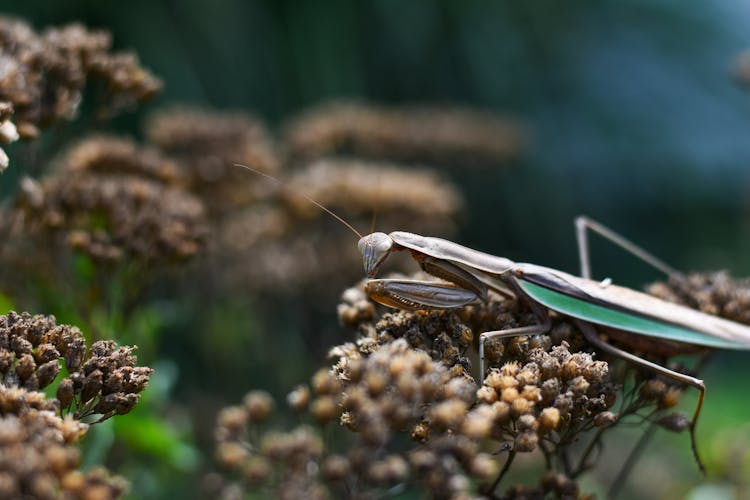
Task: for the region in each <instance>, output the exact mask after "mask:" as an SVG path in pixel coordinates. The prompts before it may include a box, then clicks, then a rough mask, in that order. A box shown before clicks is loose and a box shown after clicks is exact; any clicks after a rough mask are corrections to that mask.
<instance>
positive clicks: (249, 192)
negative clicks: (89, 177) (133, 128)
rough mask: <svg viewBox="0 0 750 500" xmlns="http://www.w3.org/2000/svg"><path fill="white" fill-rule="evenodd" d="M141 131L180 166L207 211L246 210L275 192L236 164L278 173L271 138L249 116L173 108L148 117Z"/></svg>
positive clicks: (259, 122) (253, 118)
mask: <svg viewBox="0 0 750 500" xmlns="http://www.w3.org/2000/svg"><path fill="white" fill-rule="evenodd" d="M145 131H146V137H147V138H148V140H149V142H150V143H152V144H154V145H155V146H156V147H158V148H159V149H160V150H161V151H162V152H163V153H164V154H166V155H168V156H170V157H172V158H174V159H175V160H177V161H178V162H179V164H180V167H181V171H180V174H181V175H182V176H184V179H185V181H186V183H187V184H188V185H189V186H190V190H191V191H192V192H194V193H196V194H198V196H200V197H201V198H202V199H203V200H205V201H206V204H207V206H208V208H209V210H210V211H211V213H221V212H223V211H226V210H228V209H231V208H233V207H238V206H247V205H248V204H250V203H253V202H255V201H256V200H258V199H263V198H266V197H268V196H269V195H270V194H273V193H274V192H275V190H274V189H273V186H269V183H268V181H267V180H265V179H262V178H261V177H259V176H257V175H254V174H251V173H249V172H247V171H245V170H243V169H241V168H239V167H237V166H235V163H240V164H243V165H247V166H249V167H252V168H254V169H255V170H259V171H261V172H266V173H275V172H277V171H278V170H279V159H278V157H277V153H276V149H275V145H274V142H273V139H272V138H271V135H270V133H269V132H268V131H267V130H266V127H265V126H264V124H263V123H262V122H261V121H260V120H259V119H257V118H255V117H253V116H250V115H247V114H241V113H236V112H220V111H211V110H207V109H200V108H190V107H173V108H168V109H165V110H163V111H160V112H158V113H156V114H154V115H153V116H151V118H150V119H149V120H148V122H147V123H146V126H145Z"/></svg>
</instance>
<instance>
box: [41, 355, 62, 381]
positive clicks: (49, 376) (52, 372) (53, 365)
mask: <svg viewBox="0 0 750 500" xmlns="http://www.w3.org/2000/svg"><path fill="white" fill-rule="evenodd" d="M59 372H60V364H59V363H58V362H57V359H54V360H52V361H48V362H46V363H44V364H43V365H41V366H40V367H39V369H38V370H37V377H38V378H39V387H40V388H44V387H47V386H48V385H49V384H50V383H51V382H52V381H53V380H54V379H55V377H57V374H58V373H59Z"/></svg>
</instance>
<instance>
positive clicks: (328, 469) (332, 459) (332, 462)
mask: <svg viewBox="0 0 750 500" xmlns="http://www.w3.org/2000/svg"><path fill="white" fill-rule="evenodd" d="M350 470H351V467H350V465H349V460H348V459H347V458H346V457H342V456H341V455H331V456H329V457H327V458H326V459H325V460H324V461H323V465H322V467H321V472H322V473H323V477H325V478H326V479H328V480H329V481H339V480H341V479H345V478H346V477H347V476H348V475H349V471H350Z"/></svg>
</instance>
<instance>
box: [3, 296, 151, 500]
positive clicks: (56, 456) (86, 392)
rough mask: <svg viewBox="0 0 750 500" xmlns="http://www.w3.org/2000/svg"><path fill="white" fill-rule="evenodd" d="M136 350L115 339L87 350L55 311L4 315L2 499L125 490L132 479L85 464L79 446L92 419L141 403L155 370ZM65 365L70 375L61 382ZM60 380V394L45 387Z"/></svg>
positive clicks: (101, 495) (112, 494) (110, 494)
mask: <svg viewBox="0 0 750 500" xmlns="http://www.w3.org/2000/svg"><path fill="white" fill-rule="evenodd" d="M132 351H133V348H132V347H117V345H116V344H115V343H114V342H111V341H100V342H95V343H94V344H92V345H91V347H90V348H88V349H87V347H86V341H85V339H84V337H83V334H82V333H81V331H80V330H79V329H78V328H75V327H72V326H69V325H58V324H57V322H56V321H55V318H54V316H43V315H35V316H32V315H30V314H28V313H22V314H17V313H15V312H13V311H11V312H9V313H8V314H6V315H0V498H39V499H51V500H56V499H60V498H71V499H79V498H80V499H109V498H118V497H120V496H121V495H122V494H124V493H125V491H126V489H127V483H126V482H125V481H124V480H123V479H121V478H119V477H116V476H112V475H110V473H109V472H108V471H107V470H106V469H104V468H93V469H90V470H87V471H85V472H84V471H80V470H78V467H79V465H80V459H81V457H80V450H79V448H78V447H77V446H75V445H76V444H78V443H79V441H80V440H81V439H82V438H83V437H84V436H85V435H86V433H87V431H88V428H89V425H90V424H93V423H98V422H101V421H103V420H105V419H107V418H109V417H111V416H113V415H116V414H124V413H128V412H129V411H130V410H131V409H132V408H133V406H134V405H135V404H136V403H137V402H138V399H139V397H140V396H139V393H140V392H141V391H142V390H143V389H144V388H145V387H146V385H147V384H148V380H149V376H150V375H151V373H152V371H153V370H151V369H150V368H147V367H138V366H135V362H136V360H135V357H134V356H132ZM63 368H64V370H65V373H66V374H67V376H65V378H63V379H62V380H59V381H58V380H56V379H57V377H58V375H59V374H60V371H61V370H62V369H63ZM54 382H57V398H48V397H47V396H46V394H44V393H43V392H39V390H40V389H44V388H46V387H48V386H50V385H51V384H53V383H54ZM53 387H54V386H53ZM87 420H88V421H89V422H86V421H87Z"/></svg>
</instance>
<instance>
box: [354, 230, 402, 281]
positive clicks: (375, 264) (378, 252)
mask: <svg viewBox="0 0 750 500" xmlns="http://www.w3.org/2000/svg"><path fill="white" fill-rule="evenodd" d="M357 246H358V247H359V252H360V253H361V254H362V262H363V264H364V266H365V273H366V274H367V277H368V278H372V277H374V276H375V275H377V274H378V268H379V267H380V264H381V263H382V262H383V261H384V260H385V258H386V257H387V256H388V254H389V253H390V252H391V249H392V248H393V240H392V239H391V237H390V236H388V235H387V234H385V233H372V234H368V235H367V236H363V237H362V238H361V239H360V240H359V243H358V244H357Z"/></svg>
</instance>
